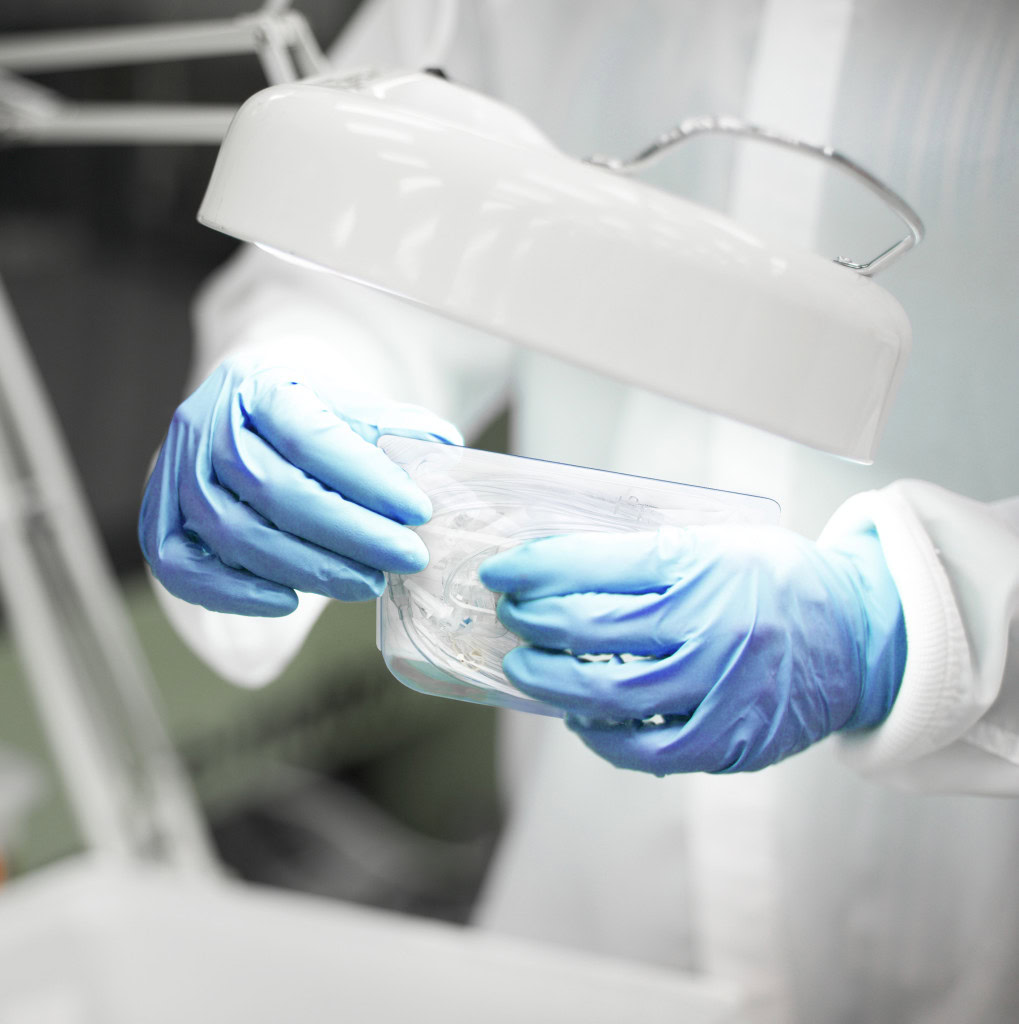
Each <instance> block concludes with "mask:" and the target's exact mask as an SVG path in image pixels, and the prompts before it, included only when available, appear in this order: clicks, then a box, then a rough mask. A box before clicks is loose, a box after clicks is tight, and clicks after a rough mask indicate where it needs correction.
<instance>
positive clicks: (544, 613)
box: [496, 591, 688, 658]
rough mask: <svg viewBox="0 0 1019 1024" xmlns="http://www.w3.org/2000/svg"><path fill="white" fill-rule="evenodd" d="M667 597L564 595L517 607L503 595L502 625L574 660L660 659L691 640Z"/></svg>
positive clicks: (671, 598) (500, 607)
mask: <svg viewBox="0 0 1019 1024" xmlns="http://www.w3.org/2000/svg"><path fill="white" fill-rule="evenodd" d="M674 605H675V597H674V595H672V594H671V593H669V592H666V593H665V594H662V593H660V592H658V591H651V592H650V593H647V594H599V593H588V594H566V595H564V596H562V597H540V598H536V599H535V600H532V601H518V600H514V599H513V598H511V597H508V596H506V595H503V596H502V597H501V598H499V603H498V604H497V605H496V613H497V614H498V616H499V621H500V622H501V623H502V624H503V625H504V626H505V627H506V628H507V629H509V630H510V631H511V632H513V633H516V634H517V636H519V637H521V638H523V639H524V640H526V641H527V642H528V643H531V644H534V645H535V646H537V647H546V648H549V649H551V650H557V651H572V652H573V653H574V654H636V655H641V656H644V657H651V658H661V657H664V656H665V655H667V654H672V653H673V652H675V651H676V650H677V649H678V648H679V647H680V646H681V645H682V643H683V641H684V640H685V639H687V636H684V635H683V634H684V629H683V627H684V626H685V625H686V623H687V621H688V620H687V618H685V617H683V616H677V615H676V614H675V611H674Z"/></svg>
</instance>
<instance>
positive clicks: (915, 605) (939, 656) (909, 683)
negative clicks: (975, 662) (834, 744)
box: [819, 485, 983, 774]
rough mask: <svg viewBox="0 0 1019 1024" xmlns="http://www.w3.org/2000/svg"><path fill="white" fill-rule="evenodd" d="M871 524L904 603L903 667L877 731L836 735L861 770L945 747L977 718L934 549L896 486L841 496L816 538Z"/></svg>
mask: <svg viewBox="0 0 1019 1024" xmlns="http://www.w3.org/2000/svg"><path fill="white" fill-rule="evenodd" d="M871 524H873V526H874V527H875V528H876V530H877V534H878V537H879V539H880V541H881V546H882V550H883V552H884V556H885V561H886V562H887V564H888V568H889V571H890V572H891V575H892V578H893V579H894V581H895V585H896V587H897V588H898V591H899V597H900V599H901V601H902V608H903V615H904V619H905V625H906V642H907V656H906V668H905V672H904V674H903V678H902V685H901V686H900V688H899V693H898V696H897V697H896V700H895V703H894V705H893V706H892V710H891V712H890V713H889V715H888V717H887V718H886V719H885V721H884V722H883V723H882V724H881V725H879V726H878V727H877V728H875V729H869V730H866V731H861V732H847V733H842V734H840V740H841V748H842V750H841V752H842V754H843V756H844V757H845V759H846V760H847V761H849V762H850V763H851V764H852V765H853V767H854V768H856V769H857V770H858V771H860V772H862V773H864V774H872V773H881V772H883V771H884V770H887V769H891V768H893V767H896V766H900V765H902V764H904V763H906V762H910V761H915V760H917V759H919V758H922V757H925V756H926V755H928V754H930V753H932V752H933V751H935V750H938V749H940V748H942V747H945V746H947V745H948V744H949V743H952V742H954V741H955V740H956V739H958V738H959V736H961V735H962V734H963V733H964V732H965V731H966V730H967V729H968V728H969V727H970V726H971V725H972V724H973V722H975V721H976V720H977V719H978V718H979V717H980V714H981V712H982V710H983V709H982V708H980V707H975V706H974V703H973V697H972V695H973V669H972V665H971V661H970V653H969V644H968V642H967V639H966V633H965V630H964V628H963V623H962V618H961V616H960V614H959V609H958V608H957V606H956V603H955V598H954V596H953V593H952V588H951V585H950V583H949V580H948V576H947V574H946V573H945V570H944V567H943V566H942V564H941V562H940V560H939V558H938V552H937V550H936V549H935V547H934V545H933V544H932V542H931V539H930V537H929V536H928V534H927V532H926V530H925V529H924V527H923V524H922V523H921V522H920V519H919V518H918V517H917V515H916V513H915V512H914V510H913V508H912V507H911V505H910V504H909V501H908V500H907V498H906V497H905V495H904V494H903V493H902V490H901V489H900V488H899V487H898V485H893V486H892V487H889V488H886V489H885V490H883V491H868V492H866V493H863V494H858V495H856V496H855V497H853V498H851V499H850V500H849V501H847V502H846V503H845V504H844V505H843V506H842V507H841V508H839V509H838V511H837V512H836V513H835V515H834V516H833V517H832V519H831V520H830V521H829V523H828V525H827V526H826V527H825V529H824V532H823V533H822V535H821V538H820V540H819V543H821V544H825V543H830V542H832V541H833V540H834V539H835V538H837V537H838V536H841V535H844V534H846V533H849V532H851V531H854V530H858V529H860V528H861V527H866V526H869V525H871Z"/></svg>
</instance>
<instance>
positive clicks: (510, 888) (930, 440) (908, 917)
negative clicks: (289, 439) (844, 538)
mask: <svg viewBox="0 0 1019 1024" xmlns="http://www.w3.org/2000/svg"><path fill="white" fill-rule="evenodd" d="M435 15H436V7H435V5H433V4H432V3H425V2H413V0H412V2H405V3H398V2H395V0H378V2H369V3H368V4H366V5H365V6H364V7H363V8H362V9H361V10H360V11H359V12H358V14H357V15H356V16H355V20H354V22H353V24H352V26H351V27H350V29H349V30H348V31H347V33H346V34H345V37H344V39H343V40H341V43H340V45H339V47H338V50H337V54H336V59H337V62H338V63H339V64H341V65H343V66H349V67H354V66H363V65H374V66H380V67H387V66H397V67H421V66H426V65H430V64H434V63H436V62H438V61H441V63H442V64H443V66H444V67H445V68H446V70H447V72H448V73H449V74H450V76H451V77H452V78H454V79H456V80H459V81H462V82H464V83H466V84H468V85H471V86H473V87H475V88H478V89H480V90H482V91H486V92H490V93H492V94H493V95H496V96H497V97H499V98H501V99H504V100H506V101H507V102H509V103H511V104H512V105H514V106H516V107H518V108H519V109H521V110H522V111H523V112H525V113H526V114H527V115H529V116H530V117H531V118H532V119H533V120H534V121H535V122H536V123H537V124H538V126H539V127H541V128H542V129H543V130H544V131H545V132H546V133H547V134H548V135H549V136H550V137H551V138H552V139H553V140H554V141H555V142H556V143H557V144H558V145H559V146H560V147H561V148H563V149H564V150H566V151H567V152H572V153H574V154H576V155H578V156H582V155H588V154H591V153H609V154H616V155H620V156H626V155H629V154H631V153H633V152H635V151H636V150H638V149H640V148H641V147H642V146H643V145H644V144H646V143H647V142H648V141H650V140H651V139H652V138H653V137H654V136H655V135H656V134H658V133H659V132H660V131H662V130H663V129H665V128H667V127H668V126H670V125H671V124H673V123H675V122H676V121H677V120H679V119H680V118H681V117H684V116H688V115H692V114H704V113H718V114H735V115H741V116H744V117H747V118H749V119H752V120H756V121H759V122H761V123H764V124H767V125H770V126H773V127H776V128H779V129H781V130H783V131H785V132H787V133H792V134H798V135H801V136H804V137H806V138H810V139H815V140H822V141H833V142H834V143H835V144H836V145H837V146H838V147H839V148H840V149H841V150H842V151H844V152H846V153H848V154H850V155H851V156H853V157H854V158H855V159H857V160H858V161H859V162H861V163H862V164H863V165H864V166H866V167H868V168H869V169H871V170H872V171H874V172H875V173H876V174H877V175H878V176H879V177H881V178H884V179H885V180H887V181H889V183H890V184H892V185H893V187H896V188H898V189H899V190H900V191H901V192H902V193H903V194H904V195H905V196H906V197H907V198H908V199H909V201H910V202H911V203H912V204H913V205H914V206H915V207H916V208H917V209H918V210H919V211H920V212H921V215H922V216H923V217H924V219H925V220H926V222H927V225H928V229H929V234H928V239H927V240H926V241H925V242H924V244H923V245H922V246H921V247H920V248H919V249H918V250H917V251H916V252H914V253H910V254H909V255H908V256H907V257H906V258H905V259H904V260H903V261H902V263H901V264H900V265H899V266H897V267H895V268H894V269H892V270H891V271H889V272H888V273H887V274H885V275H884V276H883V277H882V278H881V283H882V284H883V285H884V286H885V287H887V288H889V289H890V290H891V291H892V292H893V293H895V294H896V296H897V297H898V298H899V300H900V301H901V302H902V303H903V305H904V306H905V308H906V310H907V312H908V314H909V316H910V318H911V320H912V323H913V328H914V339H915V340H914V349H913V354H912V357H911V362H910V365H909V367H908V369H907V373H906V378H905V381H904V384H903V386H902V390H901V392H900V396H899V399H898V403H897V406H896V408H895V410H894V412H893V415H892V417H891V420H890V423H889V426H888V428H887V432H886V436H885V438H884V441H883V443H882V446H881V448H880V450H879V455H878V460H877V462H876V463H875V465H874V466H872V467H861V466H855V465H850V464H848V463H844V462H841V461H839V460H837V459H834V458H831V457H828V456H824V455H821V454H818V453H815V452H812V451H809V450H807V449H805V448H801V447H798V446H794V445H792V444H789V443H786V442H782V441H779V440H777V439H774V438H770V437H768V436H765V435H763V434H761V433H759V432H756V431H754V430H751V429H749V428H744V427H741V426H738V425H735V424H732V423H729V422H726V421H722V420H720V419H718V418H716V417H712V416H709V415H707V414H704V413H702V412H699V411H697V410H693V409H690V408H687V407H683V406H680V405H678V404H676V403H673V402H670V401H667V400H665V399H662V398H659V397H656V396H653V395H650V394H647V393H643V392H639V391H636V390H634V389H632V388H629V387H626V386H623V385H622V384H619V383H616V382H614V381H611V380H608V379H605V378H602V377H598V376H596V375H594V374H592V373H589V372H586V371H583V370H579V369H577V368H574V367H570V366H567V365H565V364H563V363H559V362H556V361H553V360H551V359H549V358H547V357H543V356H540V355H537V354H534V353H528V352H523V351H519V350H515V349H513V348H512V347H511V346H509V345H507V344H506V343H504V342H500V341H497V340H496V339H492V338H488V337H485V336H483V335H481V334H480V333H478V332H473V331H468V330H466V329H462V328H454V327H452V326H450V325H448V324H445V323H443V322H441V321H439V320H438V319H437V318H434V317H432V316H430V315H429V314H427V313H423V312H421V311H418V310H415V309H412V308H410V307H407V306H404V305H402V304H401V303H399V302H398V301H395V300H392V299H390V298H388V297H385V296H380V295H376V294H374V293H371V292H369V291H367V290H365V289H361V288H359V287H357V286H354V285H350V284H347V283H344V282H342V281H339V280H337V279H335V278H332V277H329V276H328V275H325V274H312V273H309V272H306V271H303V270H300V269H298V268H294V267H290V266H287V265H285V264H283V263H280V262H278V261H275V260H273V259H271V258H270V257H267V256H265V255H263V254H261V253H258V252H255V251H245V252H243V253H242V254H241V255H240V256H239V258H237V259H235V260H234V261H233V263H232V264H231V265H230V266H229V267H228V268H227V269H226V270H225V271H223V272H222V273H221V274H219V275H218V276H217V278H216V279H215V280H214V281H213V282H212V284H211V285H210V287H209V288H208V289H207V290H206V292H205V294H204V295H203V297H202V299H201V301H200V303H199V304H198V307H197V317H196V319H197V329H198V346H199V348H198V353H197V358H196V365H195V372H194V383H197V382H198V380H200V379H201V378H202V377H204V376H205V375H206V374H207V372H208V371H209V370H210V369H211V367H212V366H213V365H214V364H215V363H216V361H217V360H218V359H219V358H221V357H222V355H224V354H225V353H226V352H229V351H233V350H234V349H236V348H237V347H239V346H244V345H268V346H287V348H288V350H289V351H291V352H294V353H298V352H300V353H304V354H307V355H308V356H309V357H310V358H313V359H317V360H321V361H322V362H323V364H329V365H330V366H331V367H333V368H334V370H335V372H338V373H341V374H343V379H344V380H345V381H346V382H347V384H348V386H350V387H358V388H365V389H370V390H377V391H379V392H381V393H383V394H385V395H388V396H391V397H394V398H399V399H402V400H408V401H414V402H417V403H419V404H421V405H425V406H427V407H429V408H431V409H433V410H435V411H436V412H438V413H440V414H443V415H446V416H448V417H450V418H452V419H453V420H454V421H455V422H457V423H458V424H460V425H461V427H462V428H463V429H464V431H465V433H467V434H468V436H469V435H470V433H471V431H474V430H476V429H477V428H478V427H480V426H481V425H483V423H484V421H485V420H486V418H488V417H490V416H491V415H493V414H494V413H495V412H496V411H498V409H499V408H500V407H501V405H502V403H503V402H504V400H506V399H510V400H512V403H513V409H514V420H513V423H514V445H515V449H516V450H517V451H519V452H520V453H521V454H526V455H532V456H538V457H542V458H546V459H555V460H560V461H566V462H573V463H579V464H584V465H591V466H600V467H604V468H609V469H616V470H620V471H626V472H630V473H638V474H646V475H649V476H655V477H663V478H669V479H675V480H681V481H687V482H691V483H698V484H704V485H711V486H720V487H727V488H730V489H733V490H740V491H750V492H757V493H762V494H767V495H770V496H773V497H776V498H778V499H779V500H780V501H781V502H782V503H783V506H784V510H785V512H784V515H785V520H784V521H785V523H786V525H788V526H791V527H792V528H794V529H798V530H801V531H803V532H806V533H808V534H810V535H815V534H816V533H817V531H818V530H819V529H820V528H821V527H822V526H823V524H824V523H825V521H826V520H828V519H829V517H830V516H831V515H832V512H833V510H834V509H835V508H836V507H837V506H838V505H839V504H840V503H841V502H844V501H845V500H846V499H847V498H849V496H850V495H852V494H854V493H856V492H865V493H862V494H858V495H857V497H855V498H851V499H850V500H849V501H848V503H846V504H845V505H843V507H842V508H841V510H840V511H839V512H838V513H837V515H836V517H835V520H834V521H833V522H832V523H830V524H829V527H828V528H829V529H836V530H837V529H843V528H845V526H846V524H847V522H848V521H849V520H852V519H855V518H860V517H862V518H866V519H870V520H872V521H873V522H874V523H875V524H876V526H877V529H878V532H879V535H880V537H881V540H882V543H883V545H884V547H885V551H886V555H887V558H888V562H889V565H890V568H891V571H892V574H893V576H894V578H895V580H896V583H897V585H898V587H899V590H900V593H901V596H902V600H903V605H904V610H905V620H906V629H907V635H908V644H909V654H908V661H907V665H906V671H905V678H904V680H903V684H902V688H901V691H900V693H899V696H898V699H897V701H896V704H895V706H894V708H893V710H892V712H891V715H890V717H889V718H888V720H887V721H886V722H885V723H884V724H883V725H881V726H880V727H879V728H878V729H876V730H874V731H873V732H871V733H870V734H868V735H865V736H857V737H854V738H852V739H847V738H844V737H840V738H836V739H834V740H830V741H828V742H826V743H822V744H820V745H819V746H818V747H815V748H814V749H812V750H810V751H807V752H805V753H804V754H802V755H799V756H797V757H795V758H792V759H790V760H789V761H787V762H784V763H782V764H780V765H777V766H775V767H773V768H770V769H767V770H765V771H763V772H760V773H757V774H754V775H746V776H724V777H714V776H690V777H680V776H675V777H671V778H667V779H664V780H659V779H656V778H653V777H650V776H643V775H640V774H638V773H632V772H624V771H618V770H616V769H614V768H612V767H611V766H609V765H608V764H606V763H604V762H602V761H600V760H599V759H597V758H596V757H595V756H594V755H592V754H591V753H589V752H588V751H587V750H586V749H585V748H584V747H583V746H582V745H581V744H580V743H579V741H577V740H576V738H575V737H573V736H571V735H569V734H568V733H567V732H566V730H565V729H563V727H562V726H561V724H560V723H558V722H556V721H552V720H545V719H539V718H537V717H533V716H527V715H519V714H511V713H507V714H506V715H505V718H506V722H505V725H506V730H505V731H506V736H505V739H506V743H505V745H504V747H505V749H504V754H505V760H506V769H507V778H508V779H509V786H508V794H509V807H508V823H507V828H506V833H505V837H504V840H503V841H502V843H501V847H500V850H499V851H498V853H497V856H496V861H495V865H494V868H493V870H492V873H491V877H490V880H489V883H488V885H487V887H486V890H485V893H484V896H483V900H482V904H481V907H480V909H479V914H478V917H479V922H480V923H481V924H482V925H484V926H488V927H492V928H497V929H501V930H504V931H509V932H514V933H518V934H522V935H529V936H534V937H539V938H543V939H547V940H550V941H555V942H563V943H569V944H574V945H577V946H582V947H587V948H591V949H595V950H600V951H604V952H608V953H615V954H620V955H623V956H629V957H637V958H642V959H646V960H651V961H655V962H659V963H665V964H670V965H672V966H674V967H675V968H677V969H683V970H689V971H693V972H696V973H699V974H703V975H704V976H705V977H706V978H711V979H715V980H717V979H722V980H724V981H726V982H730V983H731V984H732V985H733V986H736V987H738V988H739V990H740V991H742V992H744V993H745V994H746V996H747V999H748V1000H750V1001H751V1002H753V1003H754V1005H755V1006H756V1012H755V1014H754V1015H752V1016H751V1015H748V1016H747V1017H746V1018H745V1019H753V1020H786V1019H790V1020H793V1019H795V1020H802V1021H810V1022H817V1021H826V1022H830V1021H847V1022H848V1021H857V1020H858V1021H867V1022H875V1021H895V1022H898V1024H903V1022H912V1021H924V1022H927V1021H930V1022H933V1021H938V1022H961V1021H967V1022H969V1024H975V1022H983V1021H986V1022H991V1021H994V1022H1001V1021H1006V1020H1019V884H1017V882H1016V878H1017V875H1019V802H1017V801H1016V800H1015V798H1014V797H1015V795H1016V794H1019V501H1017V500H1016V499H1012V500H1011V501H999V502H997V503H994V499H1002V498H1005V497H1007V496H1008V495H1016V494H1019V414H1017V412H1016V390H1017V385H1019V339H1017V334H1019V287H1017V283H1016V272H1017V266H1019V261H1017V257H1019V241H1017V239H1019V213H1017V211H1019V186H1017V180H1019V177H1017V174H1016V166H1017V165H1019V73H1017V66H1019V5H1017V4H1016V3H1015V2H1014V0H997V2H995V0H975V2H974V3H970V4H960V3H957V2H956V0H900V2H890V0H889V2H880V0H857V2H853V0H739V2H729V0H714V2H707V0H705V2H702V3H697V2H693V0H628V2H625V3H624V2H621V0H478V2H475V3H470V2H465V3H463V4H461V9H460V13H459V18H458V21H457V23H456V25H455V31H454V32H453V34H452V37H451V39H450V40H449V41H448V46H447V47H444V52H443V53H436V52H434V46H435V45H436V44H435V40H434V39H433V38H430V37H431V33H430V25H431V24H432V19H433V18H434V17H435ZM687 147H688V148H685V149H683V150H682V151H677V152H676V153H675V154H674V156H673V157H672V158H671V159H669V160H667V161H666V162H665V164H664V165H663V166H662V167H661V168H660V169H659V170H658V171H657V174H656V181H658V182H659V183H661V184H663V185H664V186H667V187H669V188H673V189H675V190H676V191H678V192H680V193H682V194H684V195H686V196H688V197H690V198H694V199H698V200H700V201H703V202H706V203H710V204H716V205H720V206H723V207H726V208H728V209H729V211H730V213H731V214H732V215H733V216H735V217H736V218H737V219H739V220H742V221H743V222H745V223H747V224H749V225H751V226H753V227H755V228H757V229H759V230H763V231H766V232H768V233H770V234H772V235H780V236H784V237H785V238H787V239H788V240H790V241H793V242H796V243H799V244H804V245H809V246H812V247H814V248H815V249H817V250H818V251H821V252H825V253H828V254H831V255H834V254H835V253H836V252H846V253H848V254H849V255H852V256H869V255H872V254H873V253H874V252H877V251H878V250H879V249H880V248H881V243H882V242H884V243H885V244H887V241H888V240H889V239H890V237H894V236H891V235H890V232H892V231H894V230H896V226H894V225H892V223H891V222H890V221H888V220H886V219H884V215H883V214H881V213H878V212H876V211H875V207H874V206H873V204H872V202H871V201H870V200H869V199H864V198H863V197H862V196H861V195H860V194H859V193H857V192H855V191H853V189H852V187H847V188H842V187H841V186H838V185H836V184H835V183H833V182H832V181H831V176H830V174H829V172H827V171H826V170H825V169H824V168H822V167H820V165H816V164H814V163H813V162H811V161H804V160H802V159H801V160H797V159H796V158H789V157H788V156H787V155H785V154H781V153H772V152H770V151H768V152H758V151H756V150H755V149H754V147H752V146H750V147H734V146H733V145H732V144H731V143H729V142H726V141H712V140H704V141H698V142H694V143H688V144H687ZM623 341H625V339H621V342H623ZM907 477H910V478H920V479H923V480H928V481H931V483H919V482H916V480H913V481H909V480H904V479H903V478H907ZM894 481H899V482H894ZM962 494H966V495H969V497H962V496H961V495H962ZM163 597H164V598H165V603H166V606H167V608H168V610H169V612H170V614H171V616H172V617H173V619H174V621H175V622H176V623H177V625H178V628H179V629H180V630H181V632H182V633H183V634H184V635H185V637H186V638H187V639H188V640H189V642H190V643H191V644H192V645H193V646H194V647H195V648H196V649H197V650H198V651H199V652H200V653H202V654H203V656H204V657H206V659H207V660H209V661H210V662H211V663H212V664H213V665H215V666H217V667H218V668H219V669H220V670H221V671H222V672H223V674H224V675H226V676H228V677H231V678H233V679H235V680H236V681H238V682H242V683H247V684H249V685H254V684H260V683H263V682H266V681H267V680H268V679H269V678H271V677H272V676H274V675H275V674H276V673H277V672H278V671H279V669H280V668H282V666H283V664H285V662H286V661H287V660H288V659H289V657H290V656H291V655H292V653H293V652H294V650H296V648H297V647H298V646H299V645H300V643H301V642H302V640H303V638H304V636H305V634H306V632H307V630H308V629H309V628H310V626H311V623H312V622H313V621H314V617H315V615H316V614H317V612H318V610H319V609H320V608H321V606H322V603H323V602H322V600H321V599H319V598H310V599H309V598H305V597H302V606H301V608H300V609H299V610H298V612H296V613H294V615H292V616H290V617H288V618H286V619H282V620H254V621H252V620H245V619H243V618H240V617H235V616H225V615H216V614H213V613H210V612H206V611H204V610H203V609H200V608H196V607H192V606H187V605H183V604H182V603H181V602H177V601H176V600H175V599H172V598H169V597H168V595H165V593H164V594H163ZM338 657H342V654H341V653H340V652H338ZM394 685H395V683H394ZM952 794H978V795H975V796H974V795H952ZM677 1019H682V1008H681V1007H677Z"/></svg>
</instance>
